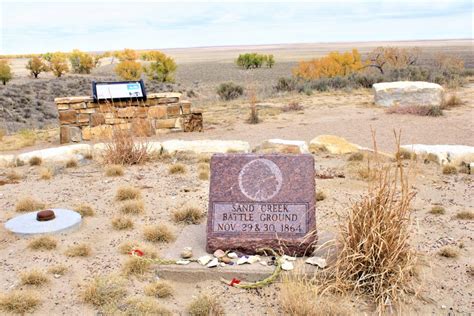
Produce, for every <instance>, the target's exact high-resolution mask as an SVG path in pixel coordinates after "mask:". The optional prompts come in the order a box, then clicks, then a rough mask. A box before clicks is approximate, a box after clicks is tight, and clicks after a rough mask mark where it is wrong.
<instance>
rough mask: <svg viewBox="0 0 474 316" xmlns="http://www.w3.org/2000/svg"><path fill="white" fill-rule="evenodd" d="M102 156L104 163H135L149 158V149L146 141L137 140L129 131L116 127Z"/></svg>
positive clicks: (140, 162)
mask: <svg viewBox="0 0 474 316" xmlns="http://www.w3.org/2000/svg"><path fill="white" fill-rule="evenodd" d="M102 158H103V161H104V163H106V164H115V165H137V164H142V163H144V162H146V161H148V160H150V149H149V147H148V144H147V143H144V142H137V141H136V140H135V139H134V138H133V136H132V134H131V133H130V131H126V130H119V129H117V130H115V131H114V133H113V135H112V140H111V141H110V142H109V143H107V144H106V147H105V150H104V152H103V157H102Z"/></svg>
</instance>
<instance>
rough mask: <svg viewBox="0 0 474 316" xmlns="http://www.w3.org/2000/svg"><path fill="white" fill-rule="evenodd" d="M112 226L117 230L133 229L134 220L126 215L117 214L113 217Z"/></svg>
mask: <svg viewBox="0 0 474 316" xmlns="http://www.w3.org/2000/svg"><path fill="white" fill-rule="evenodd" d="M112 227H113V228H114V229H115V230H125V229H132V228H133V222H132V220H131V219H130V218H128V217H125V216H117V217H114V218H113V219H112Z"/></svg>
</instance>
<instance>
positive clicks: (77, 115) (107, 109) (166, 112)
mask: <svg viewBox="0 0 474 316" xmlns="http://www.w3.org/2000/svg"><path fill="white" fill-rule="evenodd" d="M180 98H181V94H180V93H154V94H149V95H148V97H147V100H146V101H141V100H131V101H122V102H103V101H101V102H100V103H97V102H94V100H93V98H91V97H69V98H56V99H55V100H54V101H55V103H56V106H57V108H58V112H59V123H60V142H61V144H64V143H71V142H81V141H89V140H103V139H110V137H111V136H112V134H113V131H114V129H125V130H129V131H131V132H132V134H133V135H135V136H139V137H145V136H153V135H155V134H156V133H159V132H160V130H166V129H174V128H177V129H183V119H184V120H185V121H186V118H187V117H189V116H191V115H192V114H193V113H192V112H191V102H189V101H185V100H181V99H180ZM201 125H202V120H201Z"/></svg>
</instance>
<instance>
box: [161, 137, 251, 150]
mask: <svg viewBox="0 0 474 316" xmlns="http://www.w3.org/2000/svg"><path fill="white" fill-rule="evenodd" d="M161 145H162V146H163V152H165V153H175V152H178V151H191V152H194V153H197V154H201V153H227V152H243V153H248V152H250V145H249V143H248V142H244V141H240V140H209V139H206V140H167V141H165V142H163V143H161Z"/></svg>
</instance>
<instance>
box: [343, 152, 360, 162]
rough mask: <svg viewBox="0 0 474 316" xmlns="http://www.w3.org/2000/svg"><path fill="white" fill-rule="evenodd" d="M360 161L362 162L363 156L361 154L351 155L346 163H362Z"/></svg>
mask: <svg viewBox="0 0 474 316" xmlns="http://www.w3.org/2000/svg"><path fill="white" fill-rule="evenodd" d="M362 160H364V154H363V153H361V152H356V153H352V154H351V155H350V156H349V157H348V158H347V161H362Z"/></svg>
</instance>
